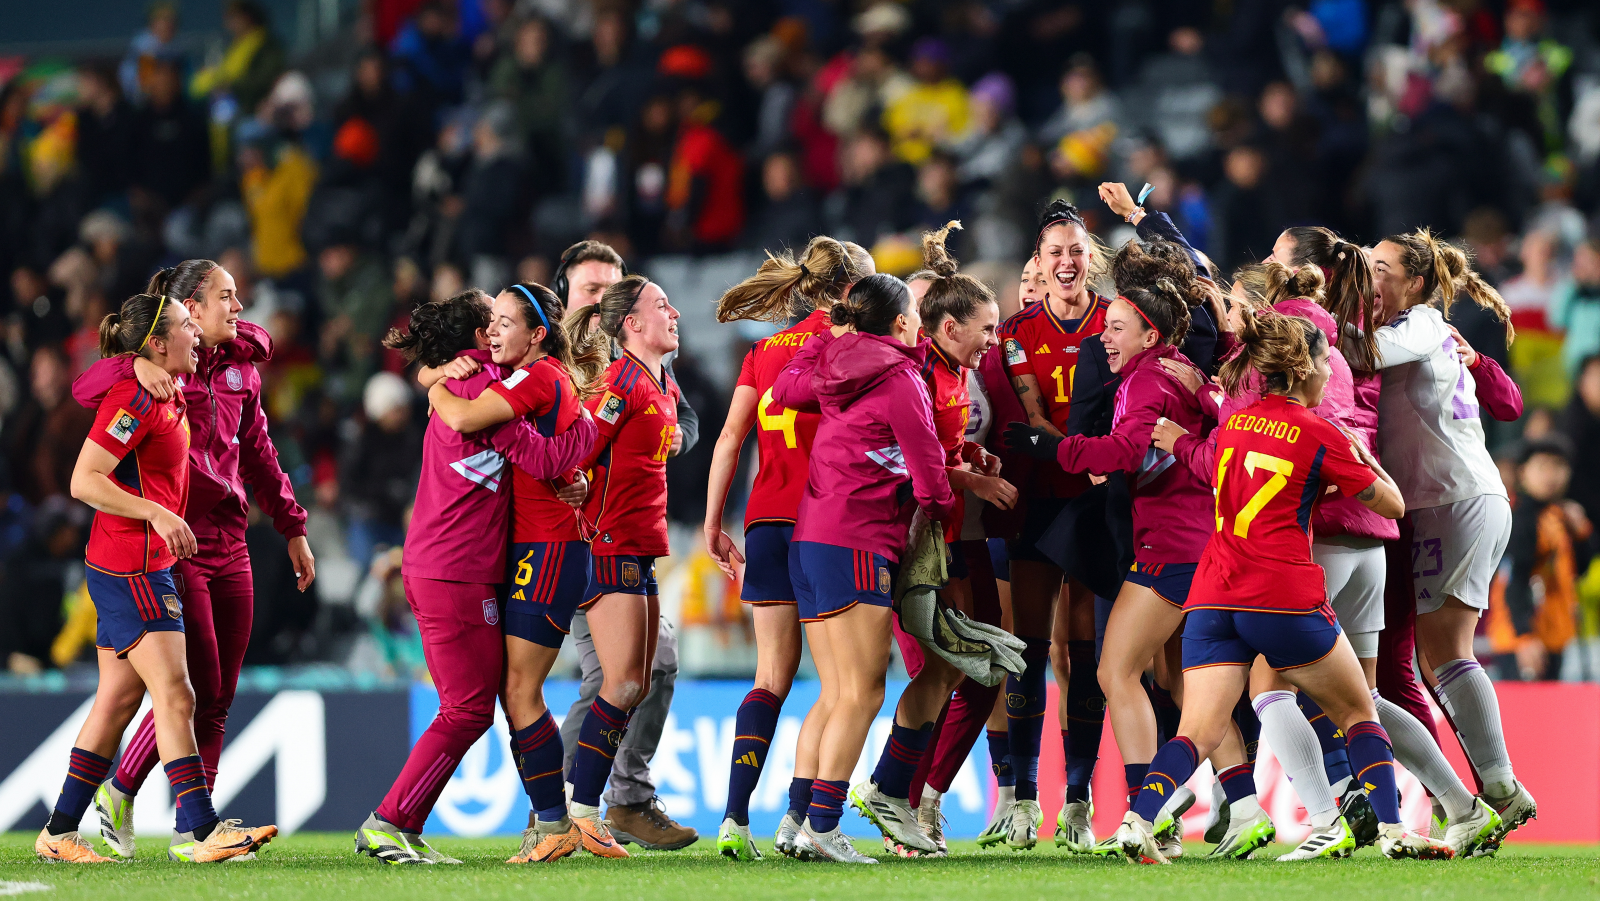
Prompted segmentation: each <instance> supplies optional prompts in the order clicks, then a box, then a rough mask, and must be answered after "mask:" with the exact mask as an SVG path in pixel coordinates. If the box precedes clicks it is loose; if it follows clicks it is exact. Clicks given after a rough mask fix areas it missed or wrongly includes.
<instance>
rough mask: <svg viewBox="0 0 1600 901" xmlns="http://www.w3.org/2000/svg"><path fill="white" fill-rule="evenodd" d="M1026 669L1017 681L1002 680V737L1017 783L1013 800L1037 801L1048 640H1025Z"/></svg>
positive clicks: (1048, 661)
mask: <svg viewBox="0 0 1600 901" xmlns="http://www.w3.org/2000/svg"><path fill="white" fill-rule="evenodd" d="M1023 640H1024V641H1026V642H1027V647H1026V648H1024V649H1023V651H1022V660H1023V662H1024V663H1025V664H1026V667H1025V668H1024V669H1023V671H1022V675H1021V677H1018V676H1007V677H1006V735H1007V736H1008V737H1009V738H1010V742H1011V750H1010V756H1011V769H1012V771H1013V772H1014V773H1015V775H1016V779H1017V800H1018V801H1036V800H1038V798H1039V747H1040V745H1042V744H1043V743H1044V708H1045V703H1046V701H1047V700H1048V699H1047V697H1046V695H1045V677H1046V675H1047V674H1048V673H1049V671H1050V639H1048V638H1025V639H1023Z"/></svg>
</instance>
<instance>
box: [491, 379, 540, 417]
mask: <svg viewBox="0 0 1600 901" xmlns="http://www.w3.org/2000/svg"><path fill="white" fill-rule="evenodd" d="M489 390H490V391H493V392H494V393H496V394H498V395H500V396H501V397H503V398H505V399H506V403H508V404H510V405H511V412H512V415H514V416H516V417H518V418H520V417H523V416H527V415H529V414H533V415H535V416H537V415H540V414H542V413H544V412H546V411H547V410H549V409H550V408H551V407H553V406H555V405H556V401H557V397H556V386H555V383H554V382H550V381H547V380H545V379H541V378H536V377H535V376H534V375H533V373H531V372H529V371H528V370H526V369H518V370H517V371H516V372H513V373H511V375H509V376H507V377H506V379H505V380H504V381H500V382H493V383H491V384H490V385H489Z"/></svg>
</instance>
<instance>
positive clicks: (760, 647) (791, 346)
mask: <svg viewBox="0 0 1600 901" xmlns="http://www.w3.org/2000/svg"><path fill="white" fill-rule="evenodd" d="M873 272H874V267H873V263H872V257H871V256H870V255H869V254H867V252H866V251H865V250H864V249H862V248H861V247H860V246H859V245H856V244H847V243H844V242H840V241H836V240H834V239H833V238H829V237H826V236H822V237H816V238H812V239H811V241H810V243H808V244H807V245H806V247H805V250H804V252H802V253H801V254H800V258H799V259H798V260H796V259H795V258H793V257H791V256H790V255H789V254H787V253H784V254H780V255H778V256H771V255H769V256H768V257H767V260H766V262H764V263H762V264H761V268H760V270H759V271H757V273H756V274H755V275H753V276H751V277H750V278H747V279H745V280H744V281H742V282H740V283H739V284H737V285H734V286H733V287H732V288H729V289H728V291H727V292H726V293H724V294H723V295H722V299H721V300H720V301H719V302H718V304H717V321H718V322H732V321H736V320H740V319H748V320H753V321H757V322H773V321H783V320H787V319H790V318H792V317H794V316H795V315H796V314H798V313H800V312H802V311H803V310H804V308H805V306H806V305H807V304H809V305H810V306H811V308H812V310H811V312H810V314H809V315H807V316H806V317H805V318H804V319H801V320H800V321H799V322H798V323H796V324H794V325H793V326H790V327H789V328H786V329H784V330H783V331H780V332H778V333H777V334H775V335H772V336H770V337H767V338H762V339H761V340H760V341H757V342H755V343H754V344H752V345H751V346H750V350H749V351H748V352H747V353H746V354H745V356H744V363H743V365H742V366H741V367H740V369H739V381H738V384H737V385H736V386H735V387H734V389H733V400H732V401H731V402H730V403H729V405H728V416H727V418H726V419H725V420H724V421H723V426H722V434H721V435H719V436H718V437H717V446H716V449H715V450H714V451H713V452H712V456H711V477H710V480H709V482H708V486H707V489H706V521H705V539H706V551H707V553H709V554H710V555H711V559H712V560H714V561H716V563H717V566H718V567H719V568H720V569H721V570H722V571H723V573H724V574H726V575H727V576H728V577H729V578H730V579H734V578H739V577H740V575H741V574H742V575H743V577H744V584H743V586H742V588H741V589H740V592H739V596H740V599H741V600H743V601H744V603H746V604H749V605H750V612H751V619H752V621H753V622H754V625H755V636H756V678H755V685H754V686H753V687H752V688H751V689H750V693H749V694H747V695H745V698H744V702H743V703H741V704H740V705H739V713H738V716H737V717H736V718H735V726H734V736H735V737H734V740H733V752H732V760H731V761H730V762H729V766H728V803H727V808H726V809H725V810H724V812H723V816H722V826H721V828H719V829H718V830H717V851H718V852H719V853H721V854H722V855H723V856H724V857H728V858H730V859H733V860H759V859H761V852H760V850H759V849H758V848H757V847H756V844H755V840H754V839H753V838H752V837H751V835H750V794H751V793H752V792H754V791H755V789H756V783H757V782H758V781H760V779H761V770H762V768H763V767H764V766H765V765H766V762H767V754H768V752H769V750H770V748H771V744H772V734H773V731H774V730H775V729H777V726H778V714H779V712H780V711H781V710H782V709H783V701H784V698H786V697H788V694H789V689H790V688H791V687H792V686H793V684H794V675H795V672H796V671H797V670H798V669H799V666H800V650H801V641H800V617H799V616H798V614H796V612H795V595H794V586H793V583H792V582H791V581H790V578H789V543H790V541H791V539H793V537H794V521H795V515H796V513H797V512H798V510H799V507H800V493H801V492H802V491H804V490H805V483H806V470H807V464H808V461H809V460H810V456H811V443H812V441H813V439H814V438H815V437H816V434H817V422H818V420H819V419H820V418H821V415H820V413H819V412H818V411H817V410H816V409H814V408H813V409H789V408H787V407H784V406H783V405H781V404H777V403H774V402H773V399H772V383H773V381H774V380H775V379H776V378H777V375H778V373H779V372H780V371H782V370H783V368H784V367H785V366H787V365H788V363H789V361H790V360H791V359H793V358H794V355H795V354H796V353H798V352H799V350H800V348H801V347H802V346H803V345H804V344H805V343H806V342H807V341H808V340H810V339H811V338H812V337H813V336H815V335H817V334H818V333H820V332H824V331H828V329H829V327H830V323H829V320H828V311H829V310H830V309H832V307H833V305H834V304H836V303H838V302H839V301H840V300H841V299H843V297H844V295H845V293H846V292H848V291H849V290H850V286H851V285H853V284H855V282H857V281H858V280H860V279H861V278H862V277H864V276H867V275H871V274H872V273H873ZM757 425H759V426H760V428H759V430H758V431H757V432H756V454H757V461H758V466H757V468H756V478H755V484H754V485H753V486H752V487H751V489H750V498H749V500H748V501H747V502H746V504H745V522H744V551H743V552H742V553H741V552H740V551H739V549H738V548H737V547H735V546H734V544H733V539H731V538H729V537H728V534H727V533H726V532H724V531H723V530H722V512H723V509H724V508H725V507H726V506H727V502H728V491H729V489H730V488H731V487H732V485H733V479H734V475H735V474H736V473H737V472H738V469H739V448H740V447H741V446H742V445H743V444H744V440H745V437H746V436H748V435H749V434H750V429H751V428H753V427H755V426H757ZM752 563H753V565H752ZM808 628H809V631H810V632H811V633H812V640H811V653H812V656H813V658H815V657H817V656H818V655H819V654H826V649H825V644H824V643H823V642H824V641H825V638H824V637H823V636H821V634H820V633H821V631H822V629H821V627H820V626H812V627H808ZM821 668H822V666H821V663H820V662H819V663H818V669H819V670H820V669H821ZM829 709H831V705H830V704H828V703H827V702H826V701H823V702H819V704H818V705H817V706H816V707H814V708H813V710H812V712H811V714H810V715H808V716H807V717H806V720H805V723H804V724H803V725H802V726H801V729H800V741H799V745H798V747H797V748H796V749H795V769H794V775H793V777H792V780H791V782H790V784H789V809H788V811H787V812H785V813H784V815H783V819H782V820H781V821H780V823H779V825H778V832H777V835H776V836H774V838H773V847H774V848H775V849H776V850H777V851H778V853H780V854H784V855H793V854H794V840H795V836H796V835H798V834H799V832H800V826H801V823H802V822H803V821H804V820H805V817H806V809H807V808H809V807H810V806H811V783H812V782H813V781H814V780H815V779H816V770H817V747H818V742H819V740H820V738H821V727H822V724H823V723H824V722H826V720H827V713H828V710H829Z"/></svg>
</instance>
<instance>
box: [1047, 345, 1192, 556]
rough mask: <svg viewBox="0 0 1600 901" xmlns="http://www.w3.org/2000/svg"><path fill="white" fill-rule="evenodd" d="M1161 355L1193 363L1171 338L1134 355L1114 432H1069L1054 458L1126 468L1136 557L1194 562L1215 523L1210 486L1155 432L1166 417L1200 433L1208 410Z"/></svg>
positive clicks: (1074, 466) (1077, 468) (1073, 465)
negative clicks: (1154, 440)
mask: <svg viewBox="0 0 1600 901" xmlns="http://www.w3.org/2000/svg"><path fill="white" fill-rule="evenodd" d="M1161 360H1179V361H1181V362H1184V363H1188V362H1189V361H1188V360H1187V359H1185V358H1184V356H1183V354H1182V353H1179V352H1178V349H1177V348H1176V347H1173V346H1171V345H1168V344H1163V345H1161V346H1159V347H1153V348H1151V349H1149V350H1147V351H1145V352H1143V353H1141V354H1139V355H1138V356H1136V357H1134V358H1133V359H1132V360H1129V361H1128V364H1127V365H1126V366H1124V367H1122V373H1121V375H1122V384H1121V385H1120V386H1119V387H1118V388H1117V398H1116V405H1115V406H1114V407H1113V411H1112V424H1111V434H1109V435H1105V436H1101V437H1089V436H1087V435H1069V436H1067V438H1066V440H1065V441H1062V442H1061V444H1060V445H1059V446H1058V447H1057V448H1056V460H1058V461H1059V462H1060V463H1061V468H1062V469H1065V470H1066V471H1068V472H1089V473H1102V474H1103V473H1108V472H1114V471H1117V470H1121V471H1122V472H1125V473H1127V475H1128V487H1129V490H1130V492H1131V493H1132V494H1133V543H1134V554H1133V556H1134V560H1135V561H1136V562H1139V563H1196V562H1198V561H1199V560H1200V552H1201V551H1203V550H1204V549H1205V546H1206V542H1207V541H1209V540H1210V538H1211V533H1212V532H1213V531H1214V530H1215V528H1216V525H1215V523H1214V522H1213V521H1212V507H1213V498H1212V494H1211V488H1210V487H1209V486H1208V485H1206V484H1205V483H1204V482H1202V481H1201V480H1200V479H1198V478H1196V477H1195V475H1194V473H1193V472H1191V471H1190V470H1189V469H1188V467H1185V466H1174V465H1173V464H1174V463H1176V462H1177V459H1176V458H1175V457H1173V455H1172V454H1169V453H1167V452H1166V451H1163V450H1161V449H1160V448H1157V447H1154V446H1152V445H1151V444H1150V433H1151V432H1152V431H1153V430H1154V429H1155V425H1156V420H1157V419H1159V418H1161V417H1163V416H1164V417H1166V418H1167V419H1170V420H1172V421H1173V422H1175V423H1177V424H1178V425H1180V426H1182V427H1183V428H1184V429H1186V430H1188V431H1189V432H1191V433H1193V434H1198V433H1199V432H1200V427H1201V425H1202V424H1203V422H1204V419H1205V415H1204V414H1203V413H1202V412H1201V409H1200V402H1199V401H1198V400H1197V399H1196V398H1195V396H1194V394H1193V392H1191V391H1189V389H1187V388H1185V387H1184V386H1183V384H1182V383H1181V382H1179V381H1178V380H1177V379H1176V378H1174V377H1173V376H1172V375H1170V374H1168V373H1167V371H1166V370H1165V369H1163V368H1161V363H1160V361H1161Z"/></svg>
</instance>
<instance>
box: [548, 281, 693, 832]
mask: <svg viewBox="0 0 1600 901" xmlns="http://www.w3.org/2000/svg"><path fill="white" fill-rule="evenodd" d="M566 328H567V332H568V334H569V335H570V336H571V338H572V344H573V349H574V355H575V357H576V361H577V369H578V372H577V373H576V374H577V376H578V381H579V383H580V384H581V385H582V386H583V387H582V389H581V390H582V391H583V392H584V393H585V394H587V395H589V399H588V400H587V401H585V405H586V406H587V407H588V408H589V411H590V412H591V413H593V414H594V417H595V420H596V424H597V425H598V426H599V428H600V439H599V440H598V441H596V442H595V447H594V451H593V452H592V453H591V454H590V455H589V457H588V460H587V463H586V468H588V469H589V470H590V471H591V472H592V473H593V475H592V477H591V478H590V479H589V484H590V487H589V493H588V498H587V500H586V501H585V502H584V507H583V517H584V521H585V523H584V527H585V535H584V537H585V538H586V539H587V540H588V541H589V545H590V553H591V555H592V556H591V562H590V566H589V581H588V585H587V587H585V589H584V592H583V597H584V600H583V602H582V604H581V606H582V607H583V608H584V610H585V614H586V615H587V616H588V618H589V628H590V631H591V632H592V633H593V634H594V646H595V653H596V654H598V655H599V658H600V668H601V671H602V672H603V674H604V680H603V682H602V683H601V686H600V693H599V694H598V695H597V696H596V697H595V700H594V703H593V704H591V705H590V706H589V712H588V714H586V715H585V717H584V721H583V727H582V730H581V731H580V732H579V735H578V750H577V753H576V755H575V756H574V758H573V763H572V805H571V808H570V810H571V816H572V820H573V822H574V823H575V824H576V825H577V826H578V829H579V830H580V831H582V832H583V834H584V837H585V840H586V841H585V847H589V848H591V850H592V849H593V848H594V847H596V846H597V845H598V846H603V847H604V848H605V851H604V856H607V857H626V856H628V852H627V851H625V850H623V848H622V846H621V845H619V844H617V843H616V841H615V840H614V839H613V838H612V837H611V832H610V829H609V828H608V827H607V825H606V822H605V821H604V820H601V819H600V810H599V804H600V793H601V792H602V791H603V790H604V789H605V785H606V778H607V777H608V776H609V775H610V774H611V764H612V760H613V759H614V758H615V756H616V752H617V747H618V746H619V745H620V744H621V742H622V738H623V736H624V735H625V734H626V733H627V730H628V718H629V716H631V715H632V711H633V708H634V707H635V706H637V705H638V703H639V701H640V700H642V699H643V698H644V696H645V694H646V693H647V692H649V690H650V662H651V660H652V659H654V657H655V644H656V635H657V628H658V625H659V621H660V616H661V608H660V601H659V598H658V597H657V589H656V577H655V562H656V558H657V557H664V556H666V555H667V554H668V553H669V550H668V547H667V457H669V456H671V453H672V445H673V436H674V434H675V433H676V432H677V427H678V417H677V410H678V398H679V396H680V395H679V391H678V385H677V383H676V382H674V381H673V380H672V375H671V373H670V372H669V371H668V370H667V369H666V368H665V366H664V365H663V364H662V358H663V357H665V356H666V355H667V354H669V353H671V352H673V351H675V350H677V349H678V311H677V310H675V309H673V307H672V304H671V303H670V302H669V301H668V300H667V293H666V292H665V291H663V290H662V289H661V286H660V285H658V284H656V283H655V282H652V281H651V280H650V279H648V278H646V277H645V276H642V275H629V276H627V277H625V278H623V279H622V280H621V281H619V282H617V283H615V284H613V285H611V286H610V287H608V288H606V290H605V292H604V293H603V294H601V295H600V302H599V303H598V304H596V305H594V306H591V307H586V308H583V309H580V310H577V311H575V312H573V313H571V314H570V315H569V316H568V317H567V322H566ZM613 343H615V344H616V345H618V346H619V347H620V348H621V351H622V353H621V356H620V357H618V358H617V360H616V361H615V362H611V363H610V365H609V366H607V365H606V363H607V362H608V361H609V359H610V353H609V351H610V349H611V346H612V344H613ZM591 843H593V844H591Z"/></svg>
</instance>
